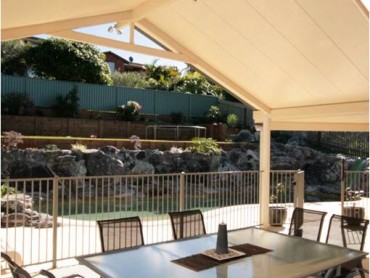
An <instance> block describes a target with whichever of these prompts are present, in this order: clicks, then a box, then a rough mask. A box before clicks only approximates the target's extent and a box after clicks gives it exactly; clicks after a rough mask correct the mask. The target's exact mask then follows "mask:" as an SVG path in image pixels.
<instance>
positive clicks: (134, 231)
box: [97, 216, 144, 252]
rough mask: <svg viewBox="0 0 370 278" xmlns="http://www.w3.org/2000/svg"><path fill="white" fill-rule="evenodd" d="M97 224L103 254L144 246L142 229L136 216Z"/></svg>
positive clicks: (102, 221) (101, 221)
mask: <svg viewBox="0 0 370 278" xmlns="http://www.w3.org/2000/svg"><path fill="white" fill-rule="evenodd" d="M97 223H98V226H99V230H100V239H101V244H102V250H103V252H105V251H109V250H116V249H122V248H129V247H134V246H140V245H144V238H143V228H142V225H141V221H140V218H139V217H137V216H135V217H127V218H121V219H112V220H100V221H97Z"/></svg>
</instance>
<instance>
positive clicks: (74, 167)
mask: <svg viewBox="0 0 370 278" xmlns="http://www.w3.org/2000/svg"><path fill="white" fill-rule="evenodd" d="M53 170H54V172H55V173H56V174H57V175H58V176H60V177H81V176H86V173H87V169H86V166H85V161H84V160H80V161H76V157H75V156H73V155H64V156H59V157H58V158H57V159H56V163H55V164H54V165H53Z"/></svg>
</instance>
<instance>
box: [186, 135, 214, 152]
mask: <svg viewBox="0 0 370 278" xmlns="http://www.w3.org/2000/svg"><path fill="white" fill-rule="evenodd" d="M191 141H192V143H193V146H191V147H188V148H187V150H189V151H191V152H192V153H214V154H215V155H219V154H220V153H221V149H220V147H219V146H218V144H217V142H216V141H215V140H213V139H212V138H193V139H191Z"/></svg>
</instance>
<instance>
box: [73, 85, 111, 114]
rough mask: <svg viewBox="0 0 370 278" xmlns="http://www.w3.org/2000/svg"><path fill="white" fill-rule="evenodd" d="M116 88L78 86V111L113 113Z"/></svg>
mask: <svg viewBox="0 0 370 278" xmlns="http://www.w3.org/2000/svg"><path fill="white" fill-rule="evenodd" d="M115 89H116V88H115V87H109V86H105V85H95V84H81V83H80V84H79V86H78V97H79V98H80V101H79V104H80V109H86V110H100V111H115V109H116V90H115Z"/></svg>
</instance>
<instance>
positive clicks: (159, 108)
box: [1, 75, 253, 125]
mask: <svg viewBox="0 0 370 278" xmlns="http://www.w3.org/2000/svg"><path fill="white" fill-rule="evenodd" d="M1 79H2V82H1V94H2V95H3V94H5V93H10V92H20V93H23V92H25V93H27V94H28V95H29V96H30V99H31V100H32V101H33V103H34V104H35V105H36V106H39V107H51V106H53V105H54V104H55V103H56V100H55V99H56V97H57V95H58V94H60V95H63V96H65V95H66V94H67V93H68V92H69V91H70V90H72V88H73V86H77V87H78V97H79V98H80V101H79V105H80V108H81V109H86V110H98V111H115V109H116V107H117V106H118V105H123V104H126V103H127V101H129V100H134V101H137V102H138V103H140V105H141V106H142V110H141V111H140V113H142V114H153V115H169V114H171V113H174V112H176V113H178V112H182V113H183V114H184V116H186V117H204V116H205V114H206V113H207V112H208V110H209V108H210V106H212V105H218V106H219V107H220V110H221V113H222V114H230V113H234V114H236V115H237V116H238V119H239V123H240V124H242V125H252V123H253V120H252V109H251V108H249V107H248V108H246V106H244V105H243V104H238V103H234V102H229V101H220V102H219V100H218V98H217V97H213V96H201V95H188V94H180V93H174V92H168V91H158V90H143V89H133V88H125V87H110V86H106V85H99V84H87V83H78V82H69V81H58V80H45V79H37V78H27V77H23V76H9V75H1ZM218 102H219V104H218Z"/></svg>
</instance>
